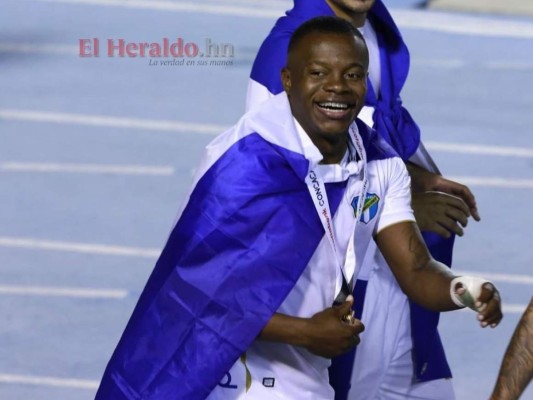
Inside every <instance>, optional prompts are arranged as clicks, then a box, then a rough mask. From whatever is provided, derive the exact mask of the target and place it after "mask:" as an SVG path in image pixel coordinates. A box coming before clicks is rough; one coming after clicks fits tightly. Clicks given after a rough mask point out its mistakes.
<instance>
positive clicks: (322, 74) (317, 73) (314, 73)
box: [311, 70, 325, 77]
mask: <svg viewBox="0 0 533 400" xmlns="http://www.w3.org/2000/svg"><path fill="white" fill-rule="evenodd" d="M311 75H312V76H316V77H320V76H324V75H325V73H324V71H318V70H314V71H311Z"/></svg>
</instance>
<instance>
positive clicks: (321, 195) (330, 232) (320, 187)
mask: <svg viewBox="0 0 533 400" xmlns="http://www.w3.org/2000/svg"><path fill="white" fill-rule="evenodd" d="M349 135H350V139H351V141H352V143H353V145H354V146H355V150H356V152H357V154H358V155H359V158H360V159H361V160H362V168H361V173H362V190H361V194H360V195H359V198H358V200H357V207H356V210H355V221H354V226H353V229H352V233H351V235H350V241H349V243H348V249H347V253H348V254H350V253H353V255H354V256H353V264H355V265H353V271H354V276H355V268H356V265H357V262H356V257H355V249H354V237H355V228H356V226H357V223H358V222H359V219H360V217H361V214H362V212H363V206H364V204H365V199H366V193H367V189H368V178H367V173H366V152H365V148H364V147H363V141H362V139H361V135H359V131H358V130H357V125H356V124H355V123H353V124H352V125H351V126H350V129H349ZM348 179H351V178H348ZM305 182H306V184H307V188H308V190H309V193H310V194H311V198H312V199H313V203H314V205H315V209H316V211H317V213H318V216H319V218H320V222H321V223H322V227H323V228H324V231H325V234H326V236H327V238H328V242H329V244H330V246H331V248H332V250H333V253H334V254H335V258H336V260H337V265H338V266H339V268H340V270H341V272H342V276H343V277H344V280H345V282H346V284H347V285H348V288H349V289H350V292H352V291H353V282H352V280H351V279H348V277H347V276H346V271H348V270H349V265H348V264H349V263H350V262H352V259H351V258H350V257H345V261H344V263H343V262H342V261H341V260H342V258H341V257H340V255H339V250H338V246H337V240H336V238H335V230H334V228H333V216H332V215H331V209H330V207H329V201H328V195H327V193H326V186H325V184H324V179H323V178H322V176H321V175H320V173H319V172H317V171H315V170H314V169H312V168H311V169H310V170H309V173H308V174H307V177H306V178H305ZM347 189H348V188H347ZM350 282H352V283H351V284H350Z"/></svg>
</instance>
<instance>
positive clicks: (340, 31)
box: [287, 16, 366, 53]
mask: <svg viewBox="0 0 533 400" xmlns="http://www.w3.org/2000/svg"><path fill="white" fill-rule="evenodd" d="M313 33H332V34H337V35H351V36H355V37H357V38H358V39H361V40H362V41H363V43H365V39H364V38H363V35H361V32H359V30H358V29H357V28H355V27H354V26H353V25H352V24H350V23H349V22H348V21H346V20H344V19H342V18H339V17H330V16H327V17H316V18H312V19H310V20H308V21H306V22H304V23H303V24H302V25H300V26H299V27H298V29H296V30H295V31H294V33H293V34H292V37H291V40H290V42H289V48H288V50H287V52H288V53H290V52H291V51H292V50H293V49H294V48H296V46H297V45H298V44H299V43H300V42H301V40H302V39H303V38H304V37H306V36H307V35H310V34H313ZM365 44H366V43H365Z"/></svg>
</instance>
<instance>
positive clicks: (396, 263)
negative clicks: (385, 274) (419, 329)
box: [376, 221, 502, 327]
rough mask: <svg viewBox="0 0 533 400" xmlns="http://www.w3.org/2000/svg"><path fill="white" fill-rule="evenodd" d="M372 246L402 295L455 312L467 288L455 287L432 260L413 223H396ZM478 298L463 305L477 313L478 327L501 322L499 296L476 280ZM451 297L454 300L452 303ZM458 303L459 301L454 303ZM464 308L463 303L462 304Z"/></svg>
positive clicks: (446, 272) (442, 267)
mask: <svg viewBox="0 0 533 400" xmlns="http://www.w3.org/2000/svg"><path fill="white" fill-rule="evenodd" d="M376 243H377V245H378V247H379V249H380V250H381V252H382V254H383V256H384V257H385V260H386V261H387V263H388V265H389V266H390V268H391V270H392V272H393V274H394V276H395V277H396V280H397V281H398V283H399V285H400V287H401V288H402V290H403V291H404V293H405V294H406V295H407V296H408V297H409V298H410V299H411V300H413V301H415V302H416V303H418V304H420V305H421V306H423V307H425V308H428V309H430V310H434V311H448V310H455V309H457V308H459V307H458V306H457V304H456V301H462V299H464V297H463V295H464V294H465V291H466V290H467V289H470V288H468V287H465V284H463V283H459V284H455V283H454V287H453V288H452V287H451V285H452V280H454V278H456V276H454V275H453V273H452V272H451V270H450V269H449V268H447V267H446V266H445V265H444V264H442V263H440V262H438V261H436V260H434V259H433V258H432V257H431V255H430V254H429V251H428V249H427V247H426V245H425V243H424V241H423V240H422V237H421V235H420V231H419V230H418V227H417V225H416V224H415V223H414V222H411V221H409V222H399V223H396V224H393V225H390V226H387V227H386V228H384V229H382V230H381V231H379V232H378V234H377V236H376ZM478 282H481V283H477V285H482V286H481V287H477V288H475V289H478V290H479V292H480V295H479V297H477V298H475V299H474V302H475V304H474V303H472V304H467V305H468V306H469V307H471V308H475V309H476V310H477V311H478V319H479V321H480V322H481V326H482V327H485V326H487V325H491V326H493V327H494V326H496V325H497V324H498V323H499V322H500V320H501V319H502V313H501V304H500V296H499V294H498V291H497V290H496V288H495V287H494V286H493V285H492V284H490V283H489V284H487V283H484V284H483V281H482V280H478ZM452 296H454V297H455V298H456V300H455V301H454V300H453V299H452ZM458 299H460V300H458ZM465 305H466V303H465Z"/></svg>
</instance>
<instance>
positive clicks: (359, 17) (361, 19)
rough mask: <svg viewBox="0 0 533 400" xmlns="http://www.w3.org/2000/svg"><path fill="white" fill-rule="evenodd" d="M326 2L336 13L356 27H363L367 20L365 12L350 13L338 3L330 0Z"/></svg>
mask: <svg viewBox="0 0 533 400" xmlns="http://www.w3.org/2000/svg"><path fill="white" fill-rule="evenodd" d="M326 3H328V5H329V6H330V7H331V9H332V10H333V12H334V13H335V15H336V16H337V17H339V18H342V19H344V20H346V21H348V22H349V23H351V24H352V25H353V26H354V27H356V28H362V27H363V25H364V24H365V20H366V14H367V13H366V12H365V13H350V12H347V11H346V10H342V9H341V8H340V7H339V6H338V5H336V4H334V3H333V2H331V1H330V0H326Z"/></svg>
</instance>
